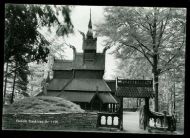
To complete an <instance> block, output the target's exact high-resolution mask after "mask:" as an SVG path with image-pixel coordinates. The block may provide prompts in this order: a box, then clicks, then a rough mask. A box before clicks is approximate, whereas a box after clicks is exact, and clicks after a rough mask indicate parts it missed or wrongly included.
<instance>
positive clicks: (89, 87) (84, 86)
mask: <svg viewBox="0 0 190 138" xmlns="http://www.w3.org/2000/svg"><path fill="white" fill-rule="evenodd" d="M97 87H98V91H107V92H110V91H111V90H110V88H109V87H108V85H107V84H106V82H105V81H104V80H102V79H76V78H75V79H73V80H72V81H71V82H70V83H69V84H68V85H67V86H66V87H65V89H64V90H65V91H68V90H72V91H73V90H78V91H96V90H97Z"/></svg>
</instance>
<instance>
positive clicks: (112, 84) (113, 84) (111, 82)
mask: <svg viewBox="0 0 190 138" xmlns="http://www.w3.org/2000/svg"><path fill="white" fill-rule="evenodd" d="M105 81H106V83H107V85H108V86H109V87H110V89H111V92H112V93H115V91H116V81H115V80H105Z"/></svg>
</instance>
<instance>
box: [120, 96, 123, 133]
mask: <svg viewBox="0 0 190 138" xmlns="http://www.w3.org/2000/svg"><path fill="white" fill-rule="evenodd" d="M120 118H121V120H120V130H123V97H121V98H120Z"/></svg>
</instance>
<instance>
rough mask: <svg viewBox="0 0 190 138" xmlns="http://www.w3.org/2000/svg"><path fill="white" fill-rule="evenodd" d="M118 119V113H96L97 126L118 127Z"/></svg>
mask: <svg viewBox="0 0 190 138" xmlns="http://www.w3.org/2000/svg"><path fill="white" fill-rule="evenodd" d="M120 119H121V117H120V115H119V114H118V113H103V112H101V113H98V120H97V127H113V128H120Z"/></svg>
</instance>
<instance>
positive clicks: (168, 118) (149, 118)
mask: <svg viewBox="0 0 190 138" xmlns="http://www.w3.org/2000/svg"><path fill="white" fill-rule="evenodd" d="M152 122H153V123H152ZM151 123H152V124H151ZM139 127H140V128H141V129H146V128H147V127H148V128H150V129H159V130H168V131H175V130H176V119H175V117H174V116H173V115H166V112H164V113H160V112H153V111H150V110H148V111H147V112H146V110H145V109H144V107H142V108H141V109H140V115H139Z"/></svg>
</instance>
